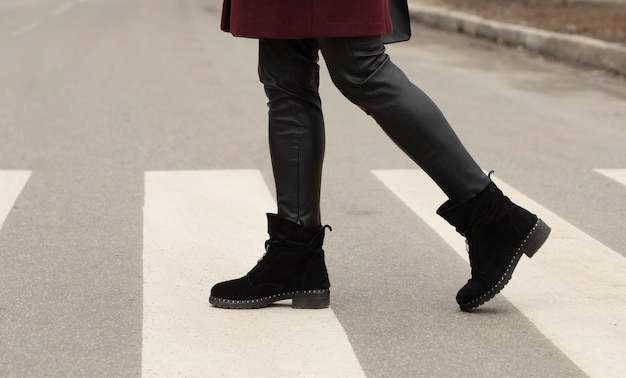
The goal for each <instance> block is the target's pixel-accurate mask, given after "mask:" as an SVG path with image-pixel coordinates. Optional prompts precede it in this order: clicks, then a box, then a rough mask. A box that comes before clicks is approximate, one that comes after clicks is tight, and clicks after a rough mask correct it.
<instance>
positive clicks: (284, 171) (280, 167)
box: [259, 39, 325, 226]
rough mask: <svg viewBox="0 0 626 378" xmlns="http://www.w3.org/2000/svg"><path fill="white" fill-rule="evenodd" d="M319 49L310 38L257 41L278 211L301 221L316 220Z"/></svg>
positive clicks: (320, 138)
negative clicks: (266, 101)
mask: <svg viewBox="0 0 626 378" xmlns="http://www.w3.org/2000/svg"><path fill="white" fill-rule="evenodd" d="M318 50H319V46H318V43H317V40H315V39H306V40H272V39H262V40H260V41H259V78H260V80H261V82H262V83H263V85H264V87H265V93H266V94H267V97H268V100H269V102H268V105H269V143H270V155H271V159H272V168H273V171H274V180H275V183H276V194H277V201H278V215H279V216H280V217H282V218H285V219H288V220H291V221H292V222H297V223H300V224H302V225H304V226H319V225H320V224H321V220H320V187H321V179H322V163H323V160H324V146H325V139H324V138H325V137H324V118H323V116H322V108H321V101H320V97H319V94H318V86H319V66H318V64H317V62H318Z"/></svg>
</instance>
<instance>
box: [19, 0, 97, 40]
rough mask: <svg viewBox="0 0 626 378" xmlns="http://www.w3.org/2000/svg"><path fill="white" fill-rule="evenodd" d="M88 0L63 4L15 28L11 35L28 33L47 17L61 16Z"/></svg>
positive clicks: (77, 0)
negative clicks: (39, 17) (37, 18)
mask: <svg viewBox="0 0 626 378" xmlns="http://www.w3.org/2000/svg"><path fill="white" fill-rule="evenodd" d="M86 1H87V0H76V1H70V2H68V3H65V4H63V5H61V6H60V7H58V8H56V9H54V10H53V11H52V12H50V13H49V14H48V15H47V16H44V17H42V18H41V19H39V20H33V21H31V22H29V23H27V24H25V25H23V26H21V27H19V28H17V29H15V30H13V31H12V32H11V33H10V35H11V37H13V38H16V37H19V36H21V35H23V34H26V33H28V32H29V31H31V30H33V29H35V28H37V27H39V26H40V25H41V24H43V23H44V21H46V20H47V19H52V18H55V17H58V16H61V15H63V14H65V13H67V12H69V11H70V10H72V9H73V8H75V7H76V6H78V5H81V4H83V3H85V2H86Z"/></svg>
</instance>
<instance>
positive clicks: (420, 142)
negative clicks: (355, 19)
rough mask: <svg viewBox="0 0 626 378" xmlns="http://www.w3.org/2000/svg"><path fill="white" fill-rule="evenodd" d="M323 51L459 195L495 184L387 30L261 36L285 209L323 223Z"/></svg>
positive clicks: (371, 109)
mask: <svg viewBox="0 0 626 378" xmlns="http://www.w3.org/2000/svg"><path fill="white" fill-rule="evenodd" d="M320 50H321V52H322V55H323V56H324V60H325V61H326V65H327V67H328V70H329V72H330V76H331V78H332V81H333V83H334V84H335V85H336V86H337V88H338V89H339V90H340V91H341V93H343V95H345V96H346V98H348V99H349V100H350V101H351V102H353V103H354V104H356V105H357V106H359V107H360V108H361V109H363V110H364V111H365V112H366V113H367V114H369V115H370V116H372V117H373V118H374V119H375V120H376V122H377V123H378V124H379V125H380V126H381V127H382V129H383V130H384V131H385V133H387V135H388V136H389V137H390V138H391V139H392V140H393V141H394V142H395V143H396V144H397V145H398V146H399V147H400V148H401V149H402V150H403V151H404V152H405V153H406V154H407V155H408V156H409V157H410V158H411V159H413V161H415V162H416V163H417V164H418V165H419V166H420V167H421V168H422V169H423V170H424V171H425V172H426V173H427V174H428V175H429V176H430V177H431V178H432V179H433V180H434V181H435V182H436V183H437V185H438V186H439V187H440V188H441V189H442V190H443V191H444V193H445V194H446V195H447V196H448V197H449V198H450V199H451V200H452V201H458V202H461V201H464V200H467V199H469V198H472V197H474V196H475V195H476V194H478V193H479V192H480V191H482V189H484V188H485V187H486V186H487V185H488V184H489V178H488V177H487V176H486V175H485V174H484V173H483V171H482V170H481V169H480V167H479V166H478V165H477V164H476V163H475V162H474V160H473V159H472V157H471V156H470V155H469V153H468V152H467V151H466V149H465V148H464V147H463V145H462V144H461V142H460V141H459V139H458V137H457V136H456V134H455V133H454V131H453V130H452V128H451V127H450V125H449V124H448V122H447V121H446V119H445V117H444V116H443V114H442V113H441V111H440V110H439V109H438V108H437V106H436V105H435V104H434V103H433V102H432V100H431V99H430V98H429V97H428V96H426V94H425V93H424V92H422V91H421V90H420V89H419V88H417V87H416V86H415V85H413V84H412V83H411V82H410V81H409V79H408V78H407V77H406V76H405V75H404V73H403V72H402V71H401V70H400V69H399V68H398V67H396V66H395V65H394V64H393V63H392V62H391V60H390V59H389V57H388V56H387V54H386V53H385V48H384V46H383V44H382V40H381V38H380V37H358V38H323V39H303V40H276V39H261V40H260V41H259V77H260V79H261V82H262V83H263V85H264V87H265V92H266V94H267V97H268V99H269V102H268V105H269V143H270V155H271V159H272V168H273V172H274V180H275V183H276V192H277V200H278V214H279V216H281V217H283V218H286V219H290V220H292V221H294V222H299V223H302V224H304V225H306V226H317V225H320V223H321V219H320V187H321V179H322V163H323V159H324V143H325V142H324V141H325V139H324V118H323V116H322V107H321V101H320V97H319V94H318V86H319V66H318V64H317V62H318V51H320Z"/></svg>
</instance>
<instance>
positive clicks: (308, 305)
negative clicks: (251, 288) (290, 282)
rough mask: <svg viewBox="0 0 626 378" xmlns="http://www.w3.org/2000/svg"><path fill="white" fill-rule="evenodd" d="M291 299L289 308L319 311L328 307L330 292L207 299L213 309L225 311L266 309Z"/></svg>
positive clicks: (302, 291)
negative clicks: (235, 298) (217, 308)
mask: <svg viewBox="0 0 626 378" xmlns="http://www.w3.org/2000/svg"><path fill="white" fill-rule="evenodd" d="M285 299H291V307H292V308H298V309H321V308H327V307H328V306H330V290H328V289H324V290H301V291H292V292H288V293H280V294H276V295H271V296H268V297H263V298H255V299H247V300H233V299H223V298H215V297H209V303H210V304H212V305H214V306H215V307H219V308H225V309H237V310H246V309H257V308H263V307H267V306H268V305H270V304H272V303H274V302H278V301H282V300H285Z"/></svg>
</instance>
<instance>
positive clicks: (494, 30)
mask: <svg viewBox="0 0 626 378" xmlns="http://www.w3.org/2000/svg"><path fill="white" fill-rule="evenodd" d="M409 13H410V15H411V18H412V19H413V20H415V21H418V22H420V23H422V24H425V25H428V26H431V27H435V28H439V29H444V30H447V31H451V32H455V33H463V34H467V35H469V36H472V37H477V38H484V39H488V40H491V41H494V42H497V43H501V44H506V45H516V46H519V45H521V46H524V47H525V48H527V49H529V50H533V51H537V52H539V53H541V54H544V55H546V56H550V57H553V58H556V59H559V60H563V61H567V62H571V63H577V64H582V65H586V66H591V67H596V68H601V69H605V70H610V71H614V72H618V73H620V74H623V75H626V46H624V45H621V44H619V43H610V42H604V41H600V40H598V39H595V38H589V37H581V36H575V35H569V34H563V33H556V32H551V31H546V30H541V29H535V28H531V27H527V26H521V25H513V24H507V23H504V22H500V21H493V20H488V19H485V18H482V17H479V16H474V15H469V14H466V13H461V12H456V11H451V10H448V9H445V8H442V7H435V6H425V5H416V4H411V3H409Z"/></svg>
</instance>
